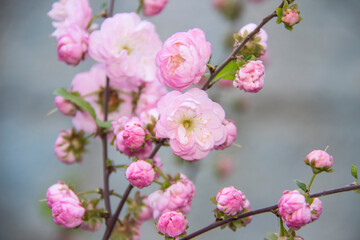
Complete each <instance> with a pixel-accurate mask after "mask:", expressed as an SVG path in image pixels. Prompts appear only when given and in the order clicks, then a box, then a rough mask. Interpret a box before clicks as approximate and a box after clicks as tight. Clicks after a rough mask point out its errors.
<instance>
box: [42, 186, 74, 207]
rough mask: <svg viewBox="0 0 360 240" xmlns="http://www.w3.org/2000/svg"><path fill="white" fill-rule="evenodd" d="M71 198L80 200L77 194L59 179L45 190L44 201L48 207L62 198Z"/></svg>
mask: <svg viewBox="0 0 360 240" xmlns="http://www.w3.org/2000/svg"><path fill="white" fill-rule="evenodd" d="M69 197H70V198H73V199H75V200H76V201H78V202H80V200H79V198H78V196H77V195H76V194H75V193H74V192H73V191H72V190H71V189H69V187H68V186H67V185H66V184H65V183H64V182H61V181H59V182H58V183H56V184H54V185H51V186H50V187H49V188H48V190H47V191H46V202H47V205H48V206H49V208H52V206H53V205H54V203H56V202H57V201H59V200H60V199H63V198H69Z"/></svg>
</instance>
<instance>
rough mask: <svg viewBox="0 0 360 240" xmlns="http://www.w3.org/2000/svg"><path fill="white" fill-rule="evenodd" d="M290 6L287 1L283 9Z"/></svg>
mask: <svg viewBox="0 0 360 240" xmlns="http://www.w3.org/2000/svg"><path fill="white" fill-rule="evenodd" d="M288 6H289V3H288V2H287V1H286V0H285V1H284V5H283V9H285V8H287V7H288Z"/></svg>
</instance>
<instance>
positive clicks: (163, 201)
mask: <svg viewBox="0 0 360 240" xmlns="http://www.w3.org/2000/svg"><path fill="white" fill-rule="evenodd" d="M194 196H195V185H194V184H193V183H192V182H191V181H190V180H189V179H188V178H187V177H186V176H185V175H183V174H181V175H180V180H178V181H176V182H174V183H172V185H171V186H170V187H168V188H166V189H165V191H162V190H158V191H155V192H153V193H152V194H150V195H149V196H148V202H149V205H150V206H151V208H152V209H153V217H154V219H157V218H158V217H159V216H160V215H161V214H162V213H164V212H168V211H180V212H182V213H188V212H189V211H190V208H191V203H192V199H193V197H194Z"/></svg>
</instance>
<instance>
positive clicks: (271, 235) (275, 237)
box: [267, 233, 277, 240]
mask: <svg viewBox="0 0 360 240" xmlns="http://www.w3.org/2000/svg"><path fill="white" fill-rule="evenodd" d="M267 235H269V237H270V239H271V240H276V239H277V236H276V234H275V233H267Z"/></svg>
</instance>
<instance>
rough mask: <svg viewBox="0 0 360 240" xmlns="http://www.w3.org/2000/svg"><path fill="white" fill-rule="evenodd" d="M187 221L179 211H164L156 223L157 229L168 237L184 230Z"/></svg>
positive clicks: (177, 234)
mask: <svg viewBox="0 0 360 240" xmlns="http://www.w3.org/2000/svg"><path fill="white" fill-rule="evenodd" d="M187 225H188V221H187V219H186V217H185V215H183V214H182V213H180V212H175V211H171V212H166V213H164V214H162V215H161V216H160V218H159V221H158V223H157V229H158V230H159V232H161V233H162V234H164V235H166V236H168V237H173V238H175V237H177V236H179V235H181V234H182V233H184V232H185V230H186V227H187Z"/></svg>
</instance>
